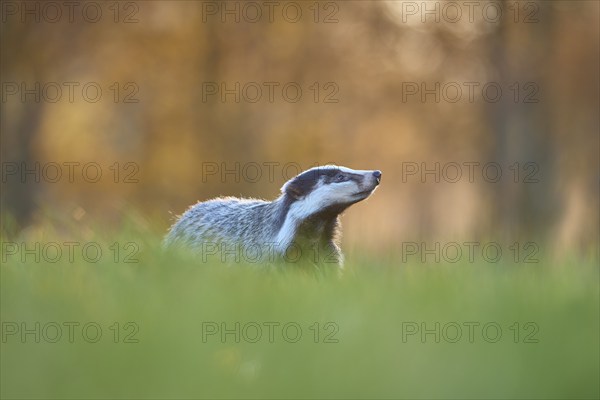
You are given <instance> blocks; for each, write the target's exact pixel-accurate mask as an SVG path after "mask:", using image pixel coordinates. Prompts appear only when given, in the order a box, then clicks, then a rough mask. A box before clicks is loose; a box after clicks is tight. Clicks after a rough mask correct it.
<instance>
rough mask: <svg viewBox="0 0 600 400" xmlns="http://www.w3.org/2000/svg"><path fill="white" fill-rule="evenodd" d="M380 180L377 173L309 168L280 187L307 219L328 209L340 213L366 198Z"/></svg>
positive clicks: (331, 168)
mask: <svg viewBox="0 0 600 400" xmlns="http://www.w3.org/2000/svg"><path fill="white" fill-rule="evenodd" d="M380 181H381V171H377V170H375V171H366V170H353V169H350V168H345V167H338V166H335V165H326V166H323V167H315V168H311V169H309V170H308V171H304V172H302V173H301V174H300V175H298V176H296V177H294V178H292V179H291V180H289V181H288V182H286V184H285V185H283V187H282V188H281V191H282V193H283V194H285V195H287V196H289V197H290V198H291V199H293V201H294V202H295V203H297V205H299V206H301V209H302V214H304V216H309V215H312V214H316V213H320V212H323V211H327V210H331V211H337V212H341V211H343V210H344V209H346V208H347V207H348V206H350V205H352V204H354V203H357V202H359V201H361V200H364V199H366V198H367V197H369V196H370V195H371V193H373V191H374V190H375V189H376V188H377V185H379V182H380Z"/></svg>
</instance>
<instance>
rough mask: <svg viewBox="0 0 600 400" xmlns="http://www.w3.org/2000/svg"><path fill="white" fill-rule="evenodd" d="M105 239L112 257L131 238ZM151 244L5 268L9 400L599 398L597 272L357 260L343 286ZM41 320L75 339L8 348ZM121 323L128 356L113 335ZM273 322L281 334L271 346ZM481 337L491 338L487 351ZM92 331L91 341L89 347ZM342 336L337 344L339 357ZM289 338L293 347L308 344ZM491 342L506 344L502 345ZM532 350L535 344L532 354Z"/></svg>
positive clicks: (588, 266)
mask: <svg viewBox="0 0 600 400" xmlns="http://www.w3.org/2000/svg"><path fill="white" fill-rule="evenodd" d="M104 240H106V242H102V247H103V249H104V250H105V251H106V250H107V249H108V246H109V243H110V242H111V241H114V240H120V241H121V243H125V242H126V241H127V236H126V235H124V236H120V237H118V238H110V237H107V238H106V239H104ZM59 242H60V241H59ZM140 244H141V247H142V248H141V251H140V253H139V254H137V256H136V257H137V259H138V260H139V262H138V263H124V262H117V263H115V262H114V261H113V260H112V259H111V256H112V253H107V255H106V256H104V257H103V259H102V261H101V262H98V263H89V262H85V261H83V260H81V259H80V257H77V258H78V259H77V260H75V261H74V262H73V263H70V262H64V261H63V262H59V263H48V262H45V261H43V260H42V261H40V262H39V263H37V262H35V261H34V260H32V259H31V257H30V259H29V260H27V261H26V262H25V263H22V262H21V261H20V259H19V258H18V257H15V256H10V257H8V259H7V262H4V263H3V264H2V269H1V300H2V303H1V311H2V322H3V324H4V325H3V334H4V335H5V337H4V341H3V343H2V352H1V353H2V357H1V392H0V394H1V397H2V398H173V397H178V398H198V397H209V398H236V397H242V398H263V397H267V398H269V397H272V398H311V397H318V398H342V397H350V398H598V397H599V396H600V393H599V374H600V371H599V339H598V338H599V334H600V333H599V273H598V266H597V261H596V260H593V259H592V260H587V261H585V262H580V261H577V260H576V259H574V260H573V261H570V262H564V263H561V264H558V265H545V264H542V263H540V264H523V265H515V264H511V265H490V264H481V265H473V264H453V265H436V264H433V265H421V264H417V265H408V266H407V265H405V264H401V263H394V262H390V261H386V262H383V261H380V260H377V259H371V260H369V261H366V260H362V261H357V260H356V257H352V258H351V257H348V259H347V265H346V267H347V268H346V273H345V275H344V276H343V277H342V278H337V277H334V276H310V275H307V274H306V273H301V272H296V271H294V270H287V271H270V272H264V271H260V270H259V269H256V268H245V267H243V266H238V267H229V268H227V267H224V266H220V265H203V264H201V263H198V262H197V261H194V260H192V259H190V258H189V257H187V256H186V255H183V254H171V255H167V254H162V253H161V252H160V251H157V250H156V248H157V245H158V241H157V240H155V239H152V238H148V237H147V238H145V239H144V240H143V243H140ZM120 258H123V257H122V255H120ZM36 321H37V322H40V324H41V325H40V326H41V327H44V326H46V327H47V328H48V330H47V331H46V334H47V338H50V339H52V338H53V337H54V332H55V331H54V330H53V328H52V325H47V324H48V323H53V322H54V323H57V324H59V325H61V326H62V333H63V336H62V338H61V339H59V340H58V342H57V343H50V342H48V341H47V340H45V337H44V336H43V332H41V333H42V337H41V338H40V343H36V342H35V337H34V335H33V334H30V335H28V336H26V337H25V340H22V338H21V337H20V336H19V335H18V334H15V335H10V334H7V329H9V328H10V327H11V326H12V327H14V325H10V324H12V323H17V324H21V323H26V324H27V326H28V327H29V328H30V329H31V328H33V327H34V324H35V322H36ZM70 321H71V322H77V323H79V324H80V325H79V326H78V327H75V329H74V333H75V337H74V340H73V343H70V341H69V338H68V329H67V327H66V326H65V325H64V323H65V322H70ZM88 322H95V323H97V324H99V325H100V327H101V328H102V330H103V331H102V336H101V338H100V339H99V341H98V342H97V343H88V342H87V341H86V340H85V339H84V338H83V337H82V333H81V327H82V326H83V325H84V324H85V323H88ZM115 322H116V323H118V324H119V326H120V335H119V338H118V341H119V343H114V330H111V329H110V327H111V326H112V325H113V324H114V323H115ZM128 322H134V323H135V324H136V326H137V327H138V328H139V330H138V331H137V333H135V335H134V336H133V339H136V340H137V341H138V342H137V343H123V341H124V338H125V336H126V334H127V333H130V332H132V329H133V328H132V326H129V325H128V326H125V324H126V323H128ZM211 322H214V323H216V324H217V326H219V324H221V323H225V324H226V325H227V327H228V328H230V329H234V327H235V323H236V322H237V323H239V324H240V330H241V329H242V328H243V327H246V328H247V330H246V332H245V333H246V334H247V335H248V336H247V338H248V339H252V338H253V337H254V336H255V332H256V331H255V330H254V328H253V327H255V325H252V323H257V324H258V325H260V326H261V327H262V334H263V335H262V338H261V339H260V340H258V341H257V342H256V343H250V342H248V341H246V340H244V336H243V335H241V337H240V342H239V343H236V341H235V337H234V335H233V334H230V335H227V336H226V337H225V340H221V338H220V336H219V335H212V336H208V337H206V338H205V339H206V340H203V326H204V328H205V329H206V327H207V325H206V323H211ZM269 322H273V323H278V324H279V326H278V327H277V326H276V327H274V338H273V339H274V340H273V343H271V342H270V341H269V330H268V327H267V326H266V325H265V323H269ZM315 322H317V323H318V324H319V329H318V330H319V337H318V340H317V341H318V343H315V336H314V331H315V329H314V327H315V326H314V325H313V324H314V323H315ZM328 322H332V323H333V324H330V325H326V324H327V323H328ZM436 322H438V323H440V331H441V332H440V333H441V334H442V335H441V337H440V342H439V343H436V342H435V337H434V335H433V334H430V335H427V336H426V337H425V340H422V338H421V336H420V335H419V334H415V335H412V336H407V337H405V338H404V340H403V332H404V333H406V329H407V327H408V326H409V325H410V327H415V326H417V327H420V324H422V323H425V324H426V325H427V327H428V328H430V329H431V328H434V327H435V323H436ZM469 322H474V323H478V324H479V326H476V327H475V328H474V337H473V343H471V342H470V341H469V337H468V336H469V331H468V327H467V326H466V325H465V323H469ZM515 322H516V323H518V324H519V327H520V332H519V337H518V338H517V343H515V331H514V328H515V325H513V324H514V323H515ZM528 322H531V323H533V324H535V325H533V324H532V325H525V324H526V323H528ZM203 323H204V325H203ZM248 323H250V325H247V324H248ZM286 323H295V324H298V325H299V326H300V327H301V328H302V330H303V332H302V335H301V336H300V338H299V340H298V342H296V343H289V342H287V341H286V340H285V339H286V338H285V337H284V336H283V334H282V330H281V328H282V326H283V325H284V324H286ZM448 323H450V324H451V325H446V324H448ZM452 323H455V324H458V325H459V326H460V327H462V334H463V336H462V338H460V339H459V340H458V341H457V342H456V343H452V342H450V341H449V340H447V339H453V338H454V336H455V334H456V330H452V329H454V328H455V327H456V325H452ZM488 323H495V324H498V325H499V326H500V327H501V328H502V335H501V337H500V338H499V340H498V341H497V342H496V343H490V342H488V341H486V340H485V337H484V336H483V334H482V330H481V328H482V327H483V326H484V325H485V324H488ZM7 324H8V325H7ZM414 324H416V325H414ZM445 325H446V327H447V330H446V331H445V333H446V336H444V335H443V333H444V331H442V328H443V327H444V326H445ZM211 326H213V327H214V325H211ZM311 326H312V327H313V329H312V330H311V329H310V328H311ZM511 326H513V330H511V329H510V327H511ZM335 327H337V332H334V330H335ZM453 327H454V328H453ZM535 327H537V329H538V330H537V332H535V333H534V334H533V335H532V336H529V337H528V336H527V335H528V334H531V333H532V332H533V329H534V328H535ZM19 329H20V326H19ZM94 332H95V331H94V330H93V329H90V330H89V331H88V333H90V338H92V336H93V334H94ZM240 333H242V334H243V333H244V332H240ZM332 333H333V336H331V337H329V339H330V340H331V339H335V340H337V343H325V342H324V341H325V337H326V336H327V335H328V334H332ZM288 334H289V336H288V337H287V338H288V339H290V340H291V339H292V338H293V336H294V334H295V330H294V329H293V328H289V330H288ZM488 335H489V336H488V339H492V338H493V336H495V330H494V329H493V328H489V330H488ZM526 337H527V339H526ZM531 340H533V341H537V343H535V342H533V343H525V341H531Z"/></svg>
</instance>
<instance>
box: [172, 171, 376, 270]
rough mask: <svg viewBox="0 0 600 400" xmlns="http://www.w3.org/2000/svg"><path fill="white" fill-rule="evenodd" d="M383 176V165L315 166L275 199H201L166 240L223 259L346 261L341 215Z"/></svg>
mask: <svg viewBox="0 0 600 400" xmlns="http://www.w3.org/2000/svg"><path fill="white" fill-rule="evenodd" d="M380 180H381V172H380V171H364V170H352V169H349V168H345V167H338V166H333V165H328V166H323V167H315V168H312V169H309V170H307V171H305V172H303V173H301V174H299V175H298V176H296V177H294V178H292V179H291V180H289V181H288V182H286V183H285V185H283V187H282V188H281V196H279V197H278V198H277V199H275V200H273V201H264V200H256V199H238V198H234V197H223V198H217V199H213V200H209V201H205V202H200V203H197V204H196V205H194V206H192V207H190V208H189V209H188V210H187V211H186V212H185V213H183V215H181V216H180V217H179V219H178V220H177V221H176V222H175V224H173V226H172V227H171V229H170V231H169V233H168V234H167V236H166V237H165V242H164V244H165V246H167V247H170V246H184V247H188V248H191V249H193V250H196V251H199V252H202V253H203V254H204V255H205V256H206V255H207V254H210V255H212V256H215V257H218V258H220V259H222V260H223V261H226V260H231V259H233V258H235V259H236V261H237V260H240V259H241V260H246V261H248V260H250V261H253V262H257V261H258V262H279V261H284V262H286V261H287V262H290V261H292V262H308V263H311V264H321V263H327V262H330V263H335V264H338V265H340V266H341V265H342V263H343V255H342V253H341V251H340V248H339V244H338V240H339V231H340V222H339V215H340V214H341V213H342V212H343V211H344V210H345V209H346V208H348V207H349V206H351V205H352V204H354V203H357V202H359V201H361V200H364V199H366V198H367V197H369V196H370V195H371V193H373V191H374V190H375V189H376V187H377V185H379V182H380ZM236 252H238V253H237V254H235V253H236ZM240 254H242V255H243V257H240Z"/></svg>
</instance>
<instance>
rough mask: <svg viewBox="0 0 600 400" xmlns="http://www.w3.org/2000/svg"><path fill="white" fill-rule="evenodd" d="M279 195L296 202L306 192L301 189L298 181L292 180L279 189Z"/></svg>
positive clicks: (301, 186)
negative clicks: (281, 194) (286, 196)
mask: <svg viewBox="0 0 600 400" xmlns="http://www.w3.org/2000/svg"><path fill="white" fill-rule="evenodd" d="M281 193H283V194H287V195H288V196H290V197H291V198H292V199H295V200H298V199H299V198H301V197H302V196H304V195H305V194H306V191H305V190H304V188H303V185H302V184H301V182H300V180H299V179H297V178H296V179H294V180H291V181H289V182H286V183H285V185H283V187H282V188H281Z"/></svg>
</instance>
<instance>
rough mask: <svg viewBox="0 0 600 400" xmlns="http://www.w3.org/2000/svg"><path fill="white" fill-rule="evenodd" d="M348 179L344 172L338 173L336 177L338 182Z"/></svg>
mask: <svg viewBox="0 0 600 400" xmlns="http://www.w3.org/2000/svg"><path fill="white" fill-rule="evenodd" d="M345 179H346V177H345V176H344V174H338V175H337V176H336V177H335V180H336V182H343V181H344V180H345Z"/></svg>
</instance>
